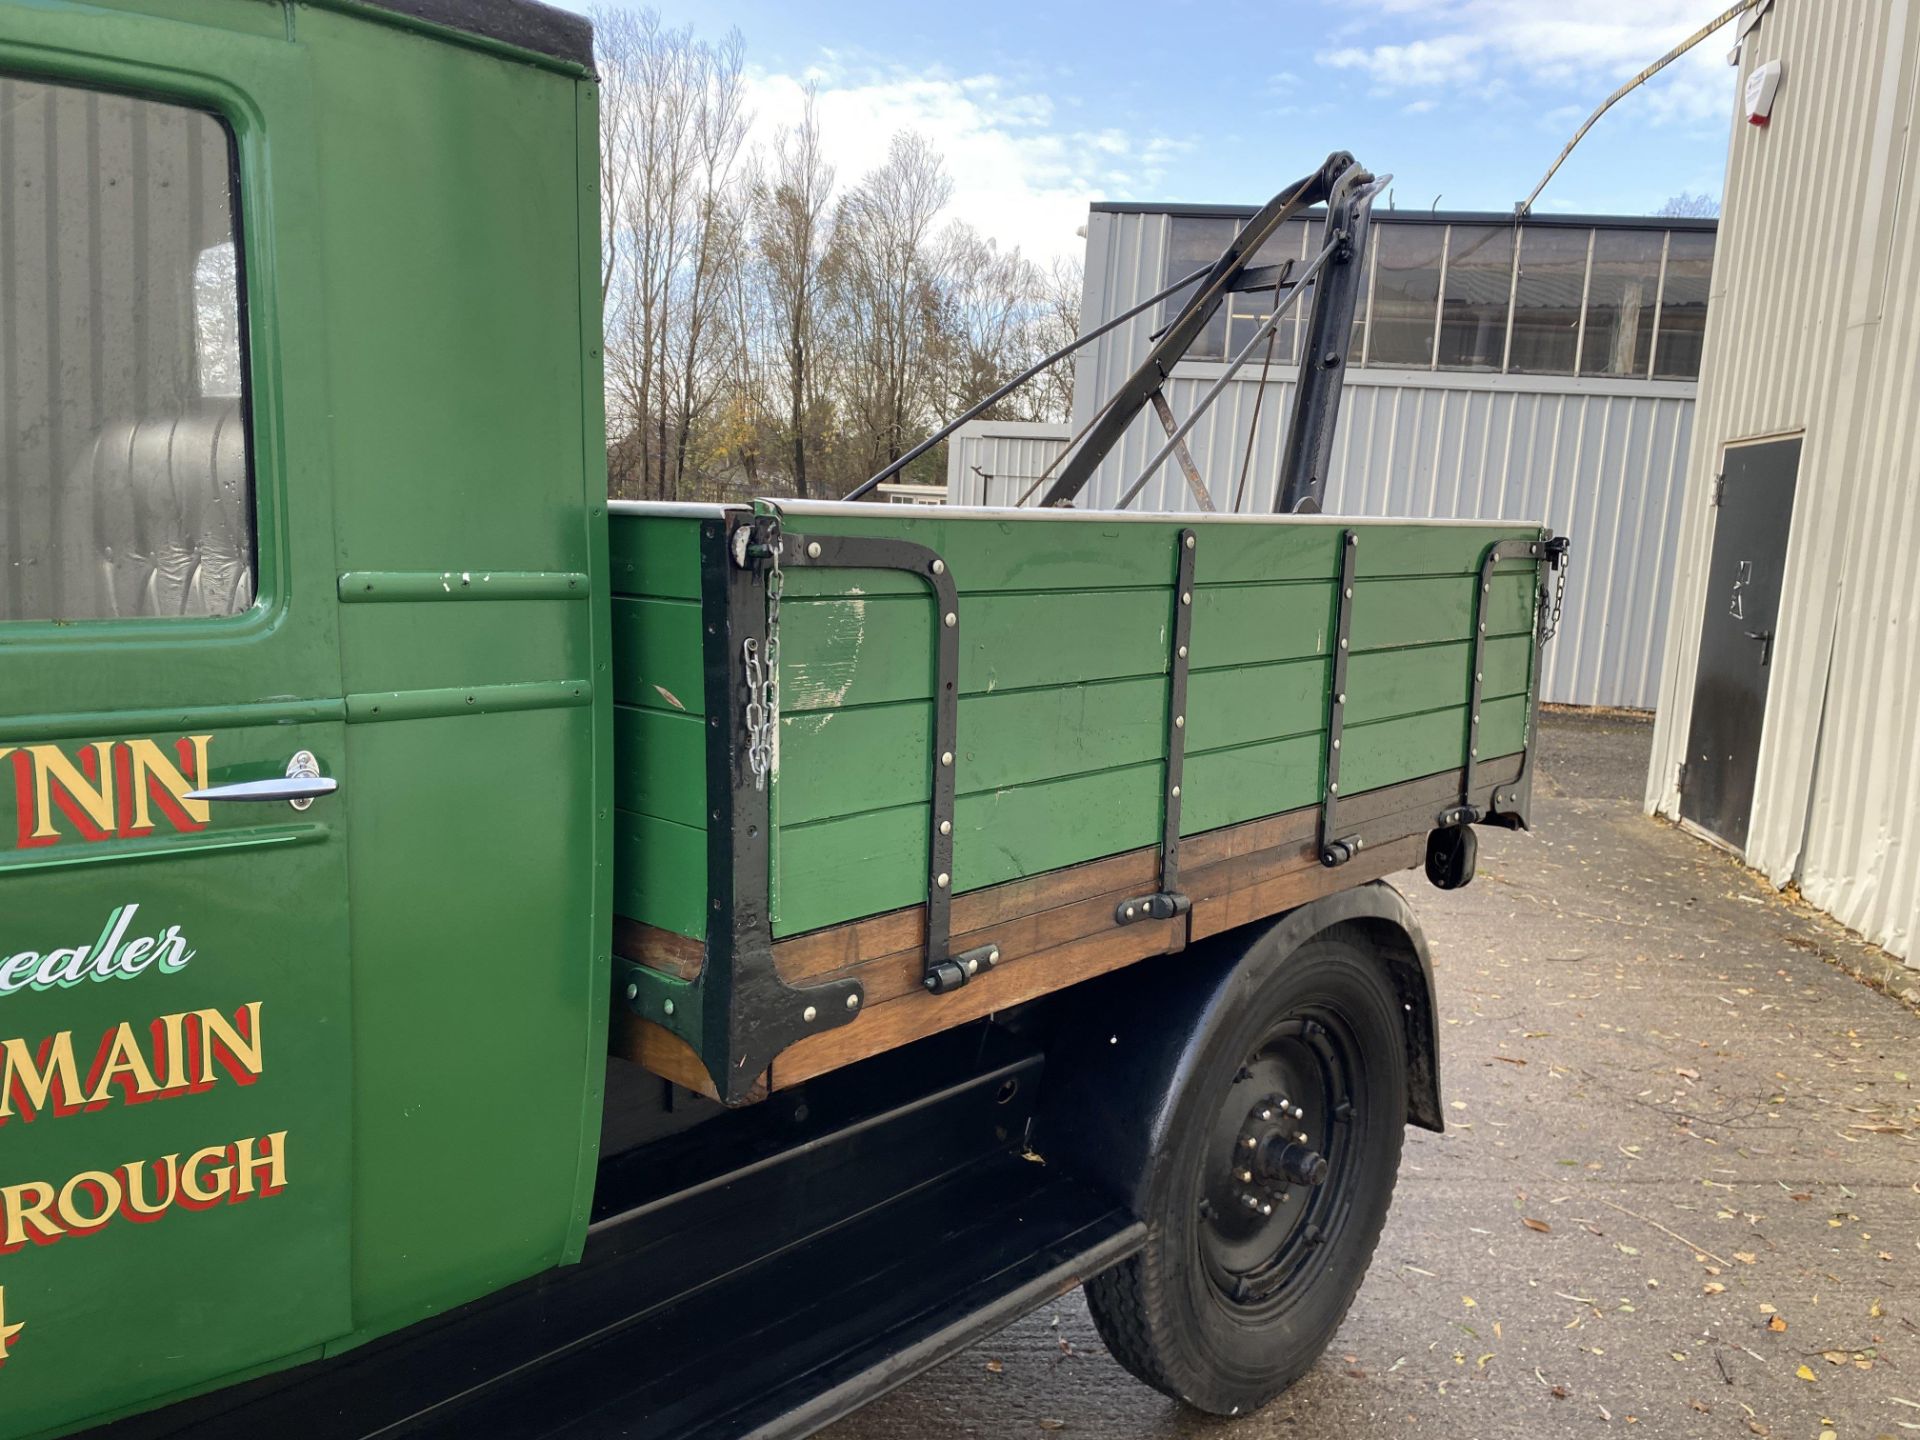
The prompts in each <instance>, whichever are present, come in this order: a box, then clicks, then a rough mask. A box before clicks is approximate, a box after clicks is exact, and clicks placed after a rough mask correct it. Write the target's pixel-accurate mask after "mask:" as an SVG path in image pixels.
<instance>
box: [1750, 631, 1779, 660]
mask: <svg viewBox="0 0 1920 1440" xmlns="http://www.w3.org/2000/svg"><path fill="white" fill-rule="evenodd" d="M1747 638H1748V639H1749V640H1758V641H1759V642H1760V663H1761V664H1762V665H1771V664H1772V663H1773V631H1771V630H1749V631H1747Z"/></svg>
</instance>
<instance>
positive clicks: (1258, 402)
mask: <svg viewBox="0 0 1920 1440" xmlns="http://www.w3.org/2000/svg"><path fill="white" fill-rule="evenodd" d="M1251 213H1252V211H1251V209H1249V208H1234V207H1217V206H1216V207H1202V206H1149V205H1096V206H1094V207H1093V210H1092V212H1091V214H1090V215H1089V217H1088V226H1087V276H1086V296H1085V302H1084V304H1083V306H1082V322H1081V323H1082V324H1083V325H1084V326H1086V327H1088V328H1091V327H1093V326H1095V325H1098V324H1100V323H1102V322H1103V321H1104V320H1105V319H1107V318H1108V317H1109V316H1112V315H1116V314H1118V313H1120V312H1121V311H1123V310H1125V309H1127V308H1128V307H1129V306H1131V305H1134V304H1137V303H1138V302H1139V301H1140V300H1142V299H1144V298H1146V297H1147V296H1148V295H1151V294H1152V293H1153V292H1154V291H1156V290H1158V289H1160V288H1161V287H1162V286H1163V285H1165V284H1167V283H1168V282H1169V281H1170V280H1173V279H1177V278H1179V277H1180V276H1181V275H1183V274H1186V273H1189V272H1190V271H1191V270H1193V269H1194V268H1195V267H1196V266H1197V265H1199V264H1202V263H1204V262H1205V261H1206V260H1208V259H1211V258H1212V257H1213V256H1214V255H1215V254H1217V253H1218V252H1219V251H1220V249H1221V248H1222V247H1223V246H1224V245H1225V244H1226V242H1227V241H1228V239H1230V238H1231V237H1232V235H1233V234H1234V232H1235V231H1236V230H1237V229H1238V227H1239V226H1240V225H1242V224H1243V223H1244V222H1245V219H1246V217H1247V216H1248V215H1250V214H1251ZM1376 220H1377V222H1378V223H1377V225H1376V228H1375V231H1374V243H1373V246H1372V248H1371V256H1372V259H1371V265H1372V270H1371V274H1370V277H1369V284H1368V294H1367V297H1366V299H1365V301H1364V302H1363V305H1362V309H1361V313H1360V315H1359V317H1358V319H1357V321H1356V331H1355V337H1354V359H1355V360H1356V361H1357V363H1356V364H1355V366H1354V368H1353V369H1352V370H1351V371H1350V372H1349V375H1348V378H1347V382H1346V386H1347V388H1346V398H1345V401H1344V405H1343V408H1342V411H1341V417H1340V432H1339V439H1338V441H1337V453H1336V459H1335V466H1334V470H1333V473H1332V474H1331V475H1330V476H1329V479H1328V492H1327V509H1328V510H1330V511H1335V512H1340V513H1346V514H1364V515H1386V514H1397V515H1422V516H1457V517H1461V518H1490V517H1495V516H1515V515H1524V516H1527V517H1529V518H1535V517H1538V518H1542V519H1545V520H1546V521H1547V522H1548V523H1550V524H1551V525H1553V526H1554V528H1555V529H1557V530H1561V531H1564V532H1567V533H1570V534H1572V535H1573V536H1575V538H1576V545H1577V549H1576V552H1575V553H1576V558H1577V562H1578V563H1577V564H1576V565H1575V567H1574V569H1573V572H1572V578H1571V580H1570V582H1569V585H1568V590H1567V609H1566V619H1565V624H1564V626H1563V628H1562V631H1561V638H1560V639H1559V640H1558V641H1556V642H1555V645H1554V646H1553V653H1552V655H1551V657H1550V659H1549V662H1548V666H1549V668H1548V671H1547V674H1546V675H1545V677H1544V679H1545V691H1544V693H1545V696H1546V698H1547V699H1549V700H1552V701H1557V702H1561V703H1568V704H1583V705H1619V706H1628V707H1634V708H1639V709H1648V708H1651V707H1652V705H1653V703H1654V699H1655V695H1656V693H1657V690H1658V684H1659V673H1658V657H1659V655H1660V654H1661V651H1662V647H1663V644H1664V641H1665V619H1666V611H1665V608H1664V607H1663V606H1662V605H1660V604H1658V603H1657V597H1658V596H1659V595H1660V594H1661V593H1662V592H1663V590H1664V588H1665V583H1666V577H1667V575H1668V574H1669V572H1670V568H1671V563H1672V542H1673V506H1674V504H1675V501H1676V498H1677V495H1678V491H1679V485H1680V479H1681V475H1682V471H1683V469H1684V466H1685V461H1686V456H1687V454H1688V448H1689V445H1690V440H1691V417H1692V410H1693V398H1694V375H1695V373H1696V371H1697V368H1698V362H1699V353H1700V340H1701V335H1702V332H1703V330H1704V327H1705V311H1706V304H1707V282H1708V274H1709V271H1710V269H1711V266H1712V263H1713V243H1714V226H1713V222H1711V221H1684V220H1635V219H1620V218H1608V217H1553V218H1549V219H1537V220H1530V221H1528V222H1527V223H1526V224H1525V225H1521V226H1516V225H1515V224H1514V223H1513V220H1512V218H1511V217H1510V216H1499V215H1485V214H1448V213H1445V212H1442V213H1439V214H1427V213H1424V212H1423V213H1420V214H1408V213H1407V212H1397V213H1396V212H1377V213H1376ZM1317 233H1318V225H1317V222H1316V223H1315V224H1313V225H1309V224H1308V223H1307V222H1305V221H1299V222H1294V223H1292V224H1290V225H1288V226H1287V227H1285V228H1284V229H1283V230H1282V232H1281V233H1280V235H1278V236H1276V237H1275V240H1274V241H1272V242H1270V243H1269V246H1268V247H1267V249H1266V250H1265V251H1264V252H1263V254H1262V256H1261V259H1262V260H1263V261H1270V260H1273V259H1276V258H1280V257H1281V256H1283V255H1284V256H1293V257H1295V258H1301V259H1304V258H1305V257H1306V256H1307V255H1308V254H1309V253H1310V252H1309V250H1308V246H1309V244H1310V242H1311V238H1312V235H1315V234H1317ZM1178 299H1179V297H1175V300H1174V301H1172V302H1169V303H1170V304H1177V303H1178ZM1271 304H1272V297H1271V296H1270V295H1267V296H1261V295H1248V296H1235V297H1232V299H1231V301H1230V307H1228V306H1223V307H1222V311H1221V313H1220V314H1219V315H1218V316H1217V317H1216V319H1215V321H1214V324H1213V326H1212V327H1211V329H1210V330H1209V331H1208V332H1207V333H1205V334H1204V335H1203V336H1202V337H1201V340H1200V342H1199V343H1197V344H1196V345H1195V347H1194V349H1193V351H1192V353H1191V354H1190V355H1189V357H1188V358H1187V359H1186V360H1184V361H1182V363H1181V364H1180V365H1179V366H1177V367H1176V369H1175V371H1174V374H1173V377H1172V379H1171V380H1170V382H1169V384H1168V385H1167V387H1166V391H1167V397H1168V400H1169V401H1170V402H1171V404H1172V406H1173V410H1174V413H1175V414H1176V415H1179V416H1184V415H1186V414H1188V413H1189V412H1190V411H1191V408H1192V407H1193V405H1194V404H1195V403H1196V401H1197V400H1198V399H1199V397H1200V395H1201V393H1202V392H1203V391H1204V390H1205V389H1206V388H1207V387H1208V386H1209V385H1210V384H1211V383H1212V382H1213V381H1214V380H1215V379H1217V378H1218V377H1219V375H1220V374H1221V373H1222V371H1223V370H1224V369H1225V364H1224V360H1225V357H1226V356H1227V355H1229V354H1231V353H1233V352H1235V351H1237V350H1238V349H1239V348H1240V347H1241V346H1242V345H1244V344H1245V342H1246V340H1247V338H1248V337H1249V336H1251V335H1252V334H1253V333H1254V330H1255V329H1256V327H1257V326H1258V325H1259V324H1260V322H1261V321H1262V320H1264V319H1265V317H1266V314H1267V312H1268V308H1269V307H1270V306H1271ZM1163 318H1164V316H1163V314H1162V312H1161V310H1160V308H1158V307H1157V308H1156V309H1155V310H1150V311H1148V312H1146V313H1144V314H1142V315H1141V316H1140V317H1138V318H1137V319H1135V320H1133V321H1130V322H1129V323H1127V324H1126V325H1123V326H1121V327H1119V328H1118V329H1116V330H1115V331H1114V332H1113V333H1112V334H1111V335H1109V336H1107V337H1105V338H1103V339H1102V340H1100V341H1097V342H1096V343H1094V344H1093V345H1091V346H1089V347H1088V348H1087V349H1086V350H1084V351H1082V352H1081V355H1080V357H1079V359H1078V363H1077V368H1076V369H1075V372H1074V406H1075V414H1074V417H1073V419H1074V424H1073V427H1072V431H1077V430H1078V429H1079V427H1080V426H1081V425H1084V424H1085V423H1086V422H1087V420H1088V419H1090V418H1091V416H1092V412H1093V409H1094V407H1095V406H1097V405H1098V404H1099V403H1100V401H1101V400H1102V399H1103V398H1104V397H1106V396H1107V395H1110V394H1111V393H1112V392H1113V390H1114V388H1115V387H1116V386H1117V385H1118V384H1119V383H1120V382H1121V381H1122V380H1123V379H1124V378H1125V376H1126V375H1127V374H1128V373H1129V371H1130V370H1131V369H1132V368H1133V366H1135V365H1136V364H1137V363H1138V362H1139V360H1140V358H1141V357H1142V356H1143V355H1144V354H1145V353H1146V351H1147V348H1148V344H1149V341H1148V337H1149V335H1150V334H1151V332H1152V331H1153V330H1155V329H1156V328H1158V326H1159V325H1160V324H1161V323H1162V321H1163ZM1297 319H1298V317H1297V316H1295V317H1293V318H1290V319H1289V320H1287V321H1285V322H1283V324H1282V326H1281V328H1280V330H1279V332H1278V334H1279V338H1278V340H1277V342H1276V346H1275V353H1274V356H1273V363H1272V365H1271V367H1270V369H1269V370H1268V372H1267V377H1266V381H1265V383H1264V385H1263V384H1262V381H1261V367H1260V364H1259V363H1258V362H1257V361H1256V362H1255V363H1254V364H1252V365H1249V366H1248V367H1247V368H1246V369H1244V370H1242V371H1241V372H1240V373H1239V375H1238V376H1236V378H1235V380H1234V381H1233V382H1232V384H1230V386H1229V387H1228V390H1227V392H1226V393H1225V394H1224V395H1222V396H1221V398H1220V399H1219V401H1217V402H1216V403H1215V405H1214V407H1213V408H1212V409H1211V410H1210V411H1209V412H1208V413H1207V415H1206V417H1205V418H1204V419H1203V420H1202V421H1201V422H1200V424H1199V425H1198V426H1197V427H1196V428H1195V430H1194V432H1193V433H1192V435H1191V436H1190V437H1189V442H1188V443H1189V446H1190V448H1191V449H1192V451H1193V455H1194V458H1195V461H1196V462H1197V464H1198V466H1199V468H1200V470H1201V473H1202V475H1203V476H1204V477H1205V479H1206V482H1207V485H1208V487H1209V489H1210V490H1211V492H1212V494H1213V497H1214V500H1215V502H1216V503H1217V504H1218V505H1219V506H1220V507H1221V508H1222V509H1226V508H1228V507H1229V506H1231V505H1232V504H1233V502H1234V501H1235V499H1236V498H1237V499H1238V500H1239V508H1241V509H1243V510H1259V511H1265V510H1267V509H1269V508H1270V507H1271V505H1272V500H1273V492H1274V488H1275V485H1276V483H1277V478H1278V459H1279V453H1280V444H1281V440H1282V438H1283V436H1284V433H1285V428H1286V421H1287V416H1288V412H1289V407H1290V405H1291V403H1292V396H1291V392H1292V389H1293V380H1294V376H1295V373H1296V370H1295V365H1294V361H1295V354H1294V348H1295V345H1296V343H1297V331H1298V328H1299V327H1298V325H1297V323H1296V321H1297ZM1263 392H1264V393H1263ZM997 428H998V427H992V426H988V427H984V429H983V430H982V431H981V432H980V433H977V434H975V435H974V436H973V437H971V439H970V440H968V441H963V442H962V443H960V444H957V445H956V446H955V452H956V454H960V453H961V452H964V456H963V458H961V459H960V460H958V461H957V462H956V463H950V466H949V495H950V498H951V499H952V500H953V501H954V502H955V503H982V501H983V500H984V501H985V503H993V504H999V503H1009V502H1008V501H1007V500H1006V499H1005V498H1004V497H1003V494H1002V492H1001V491H1000V490H998V489H992V490H988V491H986V493H985V494H984V495H983V491H982V489H981V488H978V486H977V482H976V481H974V480H973V479H972V476H973V473H974V470H975V469H976V468H977V470H978V471H981V472H985V473H989V474H999V473H1002V472H1013V471H1019V472H1021V473H1025V472H1027V471H1031V470H1035V468H1036V467H1035V466H1034V464H1033V461H1034V459H1035V458H1037V457H1036V456H1035V455H1033V454H1032V453H1031V450H1032V446H1031V445H1029V451H1028V453H1022V454H1019V455H1018V456H1017V457H1016V456H1015V455H1014V454H1013V453H1012V452H1011V451H1009V450H1007V449H1006V448H1004V447H1003V446H1002V445H1001V443H1000V442H998V441H997V440H995V439H994V438H993V435H994V433H995V432H996V430H997ZM962 433H963V435H964V434H966V433H967V432H962ZM1069 433H1072V432H1069ZM1249 435H1252V436H1253V442H1254V443H1253V446H1252V458H1251V462H1250V463H1249V462H1248V461H1247V459H1246V456H1247V451H1248V443H1247V442H1248V436H1249ZM1163 439H1164V434H1163V432H1162V431H1161V430H1160V428H1159V426H1158V425H1157V424H1156V423H1155V422H1154V421H1153V420H1152V418H1151V416H1150V415H1147V416H1143V417H1142V419H1141V420H1139V421H1136V422H1135V424H1134V426H1133V428H1132V429H1131V430H1130V431H1129V432H1128V435H1127V438H1126V440H1125V441H1124V442H1123V443H1122V444H1121V445H1120V446H1118V447H1117V448H1116V449H1115V452H1114V453H1113V455H1112V456H1110V457H1109V459H1108V460H1107V462H1106V463H1105V464H1104V465H1103V466H1102V467H1101V469H1100V470H1099V472H1098V473H1097V474H1096V475H1095V477H1094V479H1093V481H1092V482H1091V483H1090V484H1089V485H1088V487H1087V489H1086V490H1085V491H1084V492H1083V493H1082V495H1081V497H1080V501H1079V503H1080V504H1081V505H1082V506H1083V507H1089V508H1097V507H1100V506H1103V505H1112V504H1114V503H1115V502H1116V500H1117V499H1118V497H1119V495H1120V494H1121V493H1122V492H1123V491H1124V489H1125V488H1126V487H1127V486H1128V485H1129V484H1130V483H1131V482H1132V481H1133V479H1134V478H1135V477H1136V476H1137V475H1138V474H1139V472H1140V469H1141V468H1142V466H1143V465H1144V464H1145V462H1146V461H1147V459H1148V458H1149V457H1150V456H1151V455H1152V454H1153V452H1154V451H1155V450H1156V449H1158V448H1159V446H1160V444H1161V442H1162V441H1163ZM1050 443H1051V444H1052V445H1053V446H1054V447H1055V451H1056V453H1057V449H1058V447H1059V446H1060V445H1061V444H1062V443H1063V441H1061V440H1058V439H1055V440H1053V441H1051V442H1050ZM969 445H971V447H972V448H970V449H969V448H967V447H968V446H969ZM1049 458H1050V457H1049ZM1040 468H1044V461H1043V462H1042V464H1041V467H1040ZM1027 483H1031V482H1027ZM1022 488H1024V486H1023V487H1022ZM1135 503H1136V504H1137V505H1139V506H1141V507H1143V508H1157V509H1172V510H1180V509H1190V508H1193V506H1194V501H1193V499H1192V497H1191V495H1190V494H1189V493H1188V490H1187V488H1186V485H1185V483H1184V481H1183V480H1182V479H1181V477H1180V473H1179V471H1178V469H1177V468H1176V467H1174V466H1172V465H1169V466H1167V467H1165V468H1164V469H1163V470H1162V471H1161V472H1160V473H1159V474H1158V475H1157V476H1155V478H1154V479H1153V480H1152V481H1151V482H1150V483H1149V484H1148V486H1147V488H1146V490H1145V491H1143V492H1142V494H1141V496H1140V498H1139V499H1138V500H1137V501H1136V502H1135Z"/></svg>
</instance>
